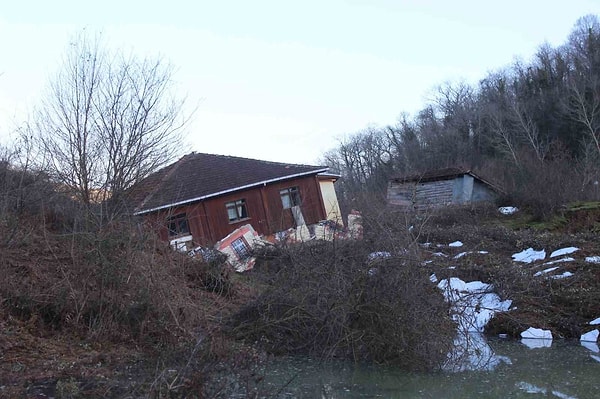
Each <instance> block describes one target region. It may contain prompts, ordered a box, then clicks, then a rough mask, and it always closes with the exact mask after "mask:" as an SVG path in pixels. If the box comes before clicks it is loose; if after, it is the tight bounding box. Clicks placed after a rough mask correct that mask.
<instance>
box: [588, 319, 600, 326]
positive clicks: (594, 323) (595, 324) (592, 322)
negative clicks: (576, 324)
mask: <svg viewBox="0 0 600 399" xmlns="http://www.w3.org/2000/svg"><path fill="white" fill-rule="evenodd" d="M598 324H600V317H598V318H597V319H594V320H592V321H590V325H591V326H597V325H598Z"/></svg>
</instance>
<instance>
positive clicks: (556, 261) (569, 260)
mask: <svg viewBox="0 0 600 399" xmlns="http://www.w3.org/2000/svg"><path fill="white" fill-rule="evenodd" d="M573 261H575V258H571V257H566V258H561V259H557V260H553V261H550V262H545V263H542V264H543V265H544V266H546V265H554V264H556V263H564V262H573Z"/></svg>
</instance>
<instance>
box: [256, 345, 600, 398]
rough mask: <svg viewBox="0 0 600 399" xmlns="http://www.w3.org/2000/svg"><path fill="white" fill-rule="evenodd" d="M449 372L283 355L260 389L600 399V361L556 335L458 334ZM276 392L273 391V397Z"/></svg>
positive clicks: (291, 394)
mask: <svg viewBox="0 0 600 399" xmlns="http://www.w3.org/2000/svg"><path fill="white" fill-rule="evenodd" d="M456 343H457V350H456V351H455V352H454V353H453V354H451V355H449V357H448V362H447V364H446V366H445V367H444V369H445V371H443V372H438V373H409V372H405V371H402V370H398V369H395V368H393V367H382V366H375V365H369V364H355V363H352V362H344V361H329V362H319V361H316V360H312V359H309V358H300V357H295V358H284V359H277V360H276V361H274V362H273V364H271V365H270V366H269V369H268V370H267V372H266V375H265V380H264V382H263V384H262V387H261V390H262V391H263V392H264V396H265V397H266V396H271V395H274V394H275V393H277V394H276V395H275V396H274V397H279V398H298V397H300V398H475V397H485V398H507V397H510V398H532V399H533V398H548V397H551V398H552V397H554V398H562V399H572V398H578V399H583V398H596V397H600V385H599V384H598V376H599V375H600V361H598V360H597V359H596V358H598V357H599V356H598V353H597V352H595V351H594V350H593V349H595V348H588V347H586V346H583V345H580V343H579V342H566V341H562V340H554V341H553V342H552V343H551V345H550V346H540V347H535V348H533V349H531V348H529V347H528V346H526V345H525V344H524V343H522V342H520V341H515V340H506V339H492V340H486V339H485V337H484V336H482V335H481V334H468V335H467V336H463V337H460V336H459V337H458V338H457V341H456ZM271 397H273V396H271Z"/></svg>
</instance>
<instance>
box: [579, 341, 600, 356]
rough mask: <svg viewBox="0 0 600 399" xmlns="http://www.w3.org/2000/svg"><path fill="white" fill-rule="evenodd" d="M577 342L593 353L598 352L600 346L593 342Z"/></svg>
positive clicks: (599, 351)
mask: <svg viewBox="0 0 600 399" xmlns="http://www.w3.org/2000/svg"><path fill="white" fill-rule="evenodd" d="M579 343H580V344H581V346H583V347H584V348H586V349H588V350H590V351H592V352H594V353H600V348H598V344H597V343H595V342H588V341H579Z"/></svg>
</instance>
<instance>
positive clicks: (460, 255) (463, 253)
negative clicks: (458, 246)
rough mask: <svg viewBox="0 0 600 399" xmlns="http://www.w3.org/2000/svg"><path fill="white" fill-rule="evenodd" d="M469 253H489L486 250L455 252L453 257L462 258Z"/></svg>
mask: <svg viewBox="0 0 600 399" xmlns="http://www.w3.org/2000/svg"><path fill="white" fill-rule="evenodd" d="M469 254H482V255H485V254H489V252H488V251H467V252H461V253H459V254H457V255H456V256H455V257H454V259H458V258H462V257H463V256H465V255H469Z"/></svg>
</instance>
